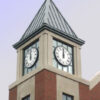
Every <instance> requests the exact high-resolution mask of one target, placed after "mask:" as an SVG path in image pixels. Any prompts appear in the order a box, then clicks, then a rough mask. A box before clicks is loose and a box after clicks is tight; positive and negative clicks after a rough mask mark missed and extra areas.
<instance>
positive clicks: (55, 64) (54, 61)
mask: <svg viewBox="0 0 100 100" xmlns="http://www.w3.org/2000/svg"><path fill="white" fill-rule="evenodd" d="M53 66H54V67H56V68H57V62H56V60H55V59H53Z"/></svg>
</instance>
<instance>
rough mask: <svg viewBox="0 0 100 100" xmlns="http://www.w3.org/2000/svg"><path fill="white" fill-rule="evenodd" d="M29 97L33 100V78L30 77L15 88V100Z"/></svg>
mask: <svg viewBox="0 0 100 100" xmlns="http://www.w3.org/2000/svg"><path fill="white" fill-rule="evenodd" d="M28 95H30V99H31V100H35V77H32V78H30V79H28V80H26V81H24V82H23V83H21V84H19V85H18V86H17V100H22V98H24V97H26V96H28Z"/></svg>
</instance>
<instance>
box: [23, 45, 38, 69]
mask: <svg viewBox="0 0 100 100" xmlns="http://www.w3.org/2000/svg"><path fill="white" fill-rule="evenodd" d="M37 57H38V50H37V49H36V48H34V47H32V48H29V49H28V50H27V53H26V55H25V67H27V68H30V67H32V66H33V65H34V64H35V62H36V60H37Z"/></svg>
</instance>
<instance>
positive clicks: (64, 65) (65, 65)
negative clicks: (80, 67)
mask: <svg viewBox="0 0 100 100" xmlns="http://www.w3.org/2000/svg"><path fill="white" fill-rule="evenodd" d="M59 47H62V48H64V49H65V50H66V51H67V52H68V54H69V55H70V63H69V64H63V63H61V62H60V61H59V60H58V58H57V56H56V50H57V48H59ZM54 56H55V58H56V61H57V62H58V63H59V64H60V65H62V66H63V67H67V66H69V65H70V64H71V60H72V57H71V54H70V53H69V51H68V50H67V49H66V48H65V47H63V46H57V47H56V48H55V50H54Z"/></svg>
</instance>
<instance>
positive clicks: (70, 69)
mask: <svg viewBox="0 0 100 100" xmlns="http://www.w3.org/2000/svg"><path fill="white" fill-rule="evenodd" d="M72 72H73V70H72V66H69V73H70V74H72Z"/></svg>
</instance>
